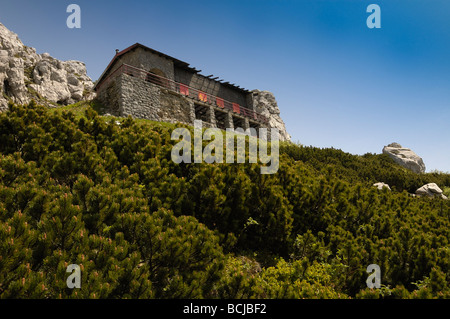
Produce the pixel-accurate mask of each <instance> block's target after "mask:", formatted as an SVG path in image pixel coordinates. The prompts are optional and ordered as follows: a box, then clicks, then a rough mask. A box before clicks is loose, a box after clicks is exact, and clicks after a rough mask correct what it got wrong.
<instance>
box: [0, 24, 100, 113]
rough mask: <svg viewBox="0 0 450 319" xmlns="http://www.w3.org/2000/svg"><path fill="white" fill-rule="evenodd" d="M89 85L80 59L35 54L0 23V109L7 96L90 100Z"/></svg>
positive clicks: (63, 101)
mask: <svg viewBox="0 0 450 319" xmlns="http://www.w3.org/2000/svg"><path fill="white" fill-rule="evenodd" d="M93 87H94V84H93V83H92V80H91V79H90V78H89V77H88V76H87V73H86V66H85V64H84V63H82V62H79V61H60V60H58V59H55V58H52V57H51V56H50V54H48V53H43V54H37V53H36V50H35V49H34V48H31V47H28V46H26V45H24V44H23V43H22V41H20V39H19V37H18V36H17V34H15V33H14V32H12V31H10V30H8V29H7V28H6V27H5V26H4V25H3V24H1V23H0V91H1V93H2V94H0V111H2V110H6V109H7V105H8V101H9V100H12V101H13V102H15V103H19V104H25V103H28V102H29V101H30V100H31V99H34V100H36V102H38V103H40V104H44V105H49V106H52V105H56V104H71V103H75V102H79V101H82V100H90V99H92V98H94V97H95V93H94V92H93Z"/></svg>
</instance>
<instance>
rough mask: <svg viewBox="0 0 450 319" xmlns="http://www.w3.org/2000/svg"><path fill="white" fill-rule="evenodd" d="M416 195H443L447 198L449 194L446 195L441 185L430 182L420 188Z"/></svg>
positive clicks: (442, 196)
mask: <svg viewBox="0 0 450 319" xmlns="http://www.w3.org/2000/svg"><path fill="white" fill-rule="evenodd" d="M416 195H418V196H428V197H435V196H437V197H441V198H443V199H447V196H445V195H444V194H443V192H442V190H441V189H440V188H439V186H437V185H436V183H429V184H426V185H423V186H422V187H420V188H419V189H417V190H416Z"/></svg>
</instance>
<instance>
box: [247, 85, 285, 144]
mask: <svg viewBox="0 0 450 319" xmlns="http://www.w3.org/2000/svg"><path fill="white" fill-rule="evenodd" d="M252 96H253V104H254V106H255V110H256V111H257V112H259V113H261V114H262V115H264V116H266V117H268V118H269V127H274V128H277V129H278V131H279V134H280V141H290V140H291V136H290V135H289V133H288V132H287V131H286V126H285V124H284V122H283V120H282V119H281V116H280V109H279V108H278V104H277V101H276V99H275V96H274V95H273V93H272V92H269V91H259V90H253V91H252Z"/></svg>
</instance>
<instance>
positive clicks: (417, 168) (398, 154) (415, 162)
mask: <svg viewBox="0 0 450 319" xmlns="http://www.w3.org/2000/svg"><path fill="white" fill-rule="evenodd" d="M383 153H384V154H387V155H388V156H389V157H390V158H392V159H393V160H394V161H395V162H396V163H397V164H399V165H401V166H403V167H405V168H407V169H409V170H411V171H413V172H414V173H424V172H425V164H424V163H423V160H422V158H421V157H420V156H418V155H417V154H416V153H414V152H413V151H412V150H411V149H409V148H405V147H402V146H401V145H400V144H398V143H391V144H389V145H388V146H385V147H384V148H383Z"/></svg>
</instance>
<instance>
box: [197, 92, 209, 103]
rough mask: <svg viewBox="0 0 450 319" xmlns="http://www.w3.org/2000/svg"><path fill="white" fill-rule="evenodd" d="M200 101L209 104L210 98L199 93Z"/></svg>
mask: <svg viewBox="0 0 450 319" xmlns="http://www.w3.org/2000/svg"><path fill="white" fill-rule="evenodd" d="M198 99H199V100H200V101H202V102H208V96H207V95H206V93H203V92H198Z"/></svg>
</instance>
